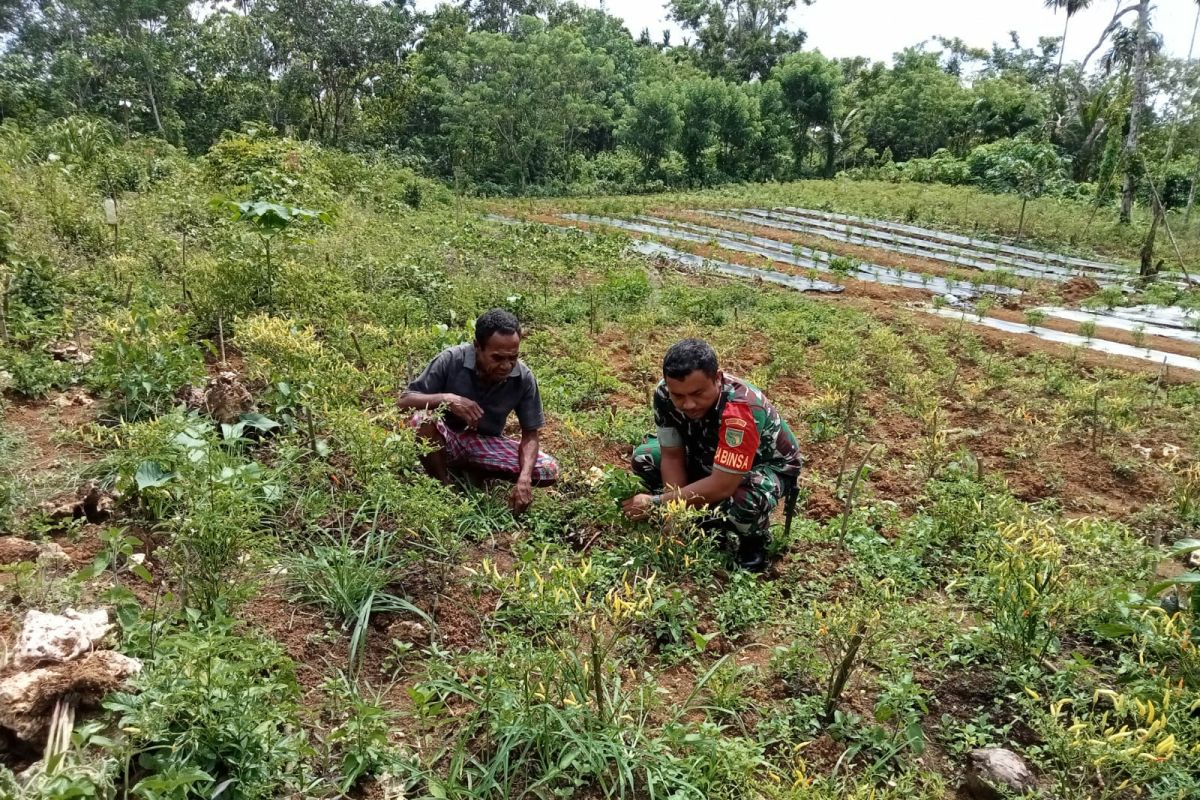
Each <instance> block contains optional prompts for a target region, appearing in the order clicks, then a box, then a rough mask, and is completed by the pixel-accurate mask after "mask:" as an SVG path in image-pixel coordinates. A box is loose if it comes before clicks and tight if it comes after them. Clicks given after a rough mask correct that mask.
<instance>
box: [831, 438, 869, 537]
mask: <svg viewBox="0 0 1200 800" xmlns="http://www.w3.org/2000/svg"><path fill="white" fill-rule="evenodd" d="M878 449H879V445H877V444H874V445H871V449H870V450H868V451H867V454H866V455H865V456H863V460H862V463H860V464H859V465H858V469H856V470H855V471H854V480H853V481H852V482H851V483H850V491H849V492H848V493H847V494H846V508H845V510H843V511H842V530H841V532H840V533H839V536H838V539H839V541H840V542H841V543H842V544H843V545H845V544H846V528H847V527H848V526H849V525H850V512H851V511H853V510H854V492H855V491H856V490H857V489H858V482H859V481H860V480H862V473H863V470H864V469H865V468H866V466H867V461H869V460H870V458H871V456H872V455H874V454H875V451H876V450H878Z"/></svg>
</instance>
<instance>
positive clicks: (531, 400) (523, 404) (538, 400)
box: [517, 372, 546, 431]
mask: <svg viewBox="0 0 1200 800" xmlns="http://www.w3.org/2000/svg"><path fill="white" fill-rule="evenodd" d="M527 375H528V380H527V381H526V382H525V391H524V393H522V395H521V400H520V402H518V403H517V422H520V423H521V430H523V431H536V430H540V429H541V428H543V427H545V425H546V416H545V412H544V411H543V410H542V393H541V391H540V390H539V389H538V383H537V378H535V377H533V373H532V372H530V373H527Z"/></svg>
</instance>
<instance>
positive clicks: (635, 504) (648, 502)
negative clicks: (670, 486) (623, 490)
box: [621, 494, 654, 522]
mask: <svg viewBox="0 0 1200 800" xmlns="http://www.w3.org/2000/svg"><path fill="white" fill-rule="evenodd" d="M621 510H622V511H624V512H625V516H627V517H629V518H630V519H631V520H634V521H635V522H636V521H640V520H643V519H647V518H649V516H650V513H651V512H652V511H653V510H654V498H653V497H652V496H651V495H648V494H635V495H634V496H633V497H631V498H629V499H628V500H626V501H625V502H624V503H622V504H621Z"/></svg>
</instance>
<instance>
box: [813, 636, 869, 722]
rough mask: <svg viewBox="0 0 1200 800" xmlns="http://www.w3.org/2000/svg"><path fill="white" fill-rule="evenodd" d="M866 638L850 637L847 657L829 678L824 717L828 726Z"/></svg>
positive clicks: (844, 656) (843, 657)
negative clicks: (859, 649)
mask: <svg viewBox="0 0 1200 800" xmlns="http://www.w3.org/2000/svg"><path fill="white" fill-rule="evenodd" d="M865 638H866V637H865V636H863V634H861V633H856V634H854V635H853V636H851V637H850V643H849V645H848V646H847V647H846V653H845V655H843V656H842V660H841V662H840V663H839V664H838V665H837V669H835V670H834V671H833V674H831V675H830V676H829V689H828V690H827V691H826V693H825V714H824V715H823V716H824V720H825V724H826V725H828V724H829V723H830V722H831V721H832V720H833V709H834V706H836V705H837V701H838V698H839V697H841V696H842V691H843V690H845V688H846V683H847V682H848V681H849V680H850V673H851V672H853V671H854V659H855V657H856V656H857V655H858V648H860V647H862V643H863V639H865Z"/></svg>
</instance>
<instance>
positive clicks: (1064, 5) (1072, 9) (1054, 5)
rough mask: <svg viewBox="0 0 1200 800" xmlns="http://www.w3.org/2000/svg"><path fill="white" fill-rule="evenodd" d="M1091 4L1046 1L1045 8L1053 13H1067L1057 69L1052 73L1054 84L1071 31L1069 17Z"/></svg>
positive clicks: (1089, 0)
mask: <svg viewBox="0 0 1200 800" xmlns="http://www.w3.org/2000/svg"><path fill="white" fill-rule="evenodd" d="M1092 2H1093V0H1046V8H1049V9H1051V10H1052V11H1054V13H1056V14H1057V13H1058V10H1059V9H1060V8H1061V9H1063V10H1064V11H1066V12H1067V21H1066V23H1064V24H1063V35H1062V43H1061V44H1060V45H1059V46H1058V69H1057V70H1056V71H1055V72H1054V82H1055V83H1057V82H1058V77H1059V76H1060V75H1061V74H1062V66H1063V56H1064V55H1066V52H1067V32H1068V31H1069V30H1070V29H1071V17H1073V16H1075V15H1076V14H1078V13H1079V12H1080V11H1083V10H1085V9H1086V8H1087V7H1088V6H1090V5H1091V4H1092Z"/></svg>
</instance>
